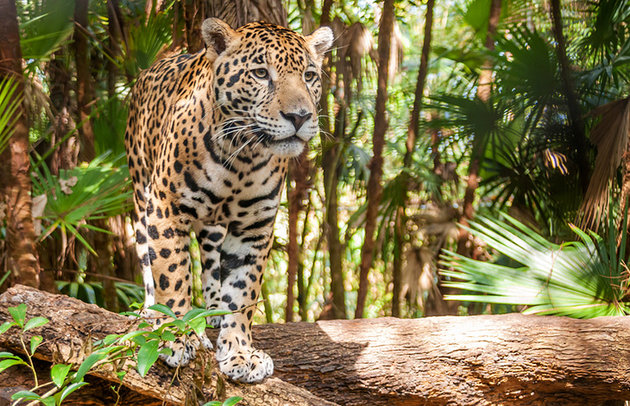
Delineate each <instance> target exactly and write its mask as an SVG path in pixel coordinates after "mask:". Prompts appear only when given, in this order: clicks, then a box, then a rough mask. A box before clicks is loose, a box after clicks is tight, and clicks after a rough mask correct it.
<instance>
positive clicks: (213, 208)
mask: <svg viewBox="0 0 630 406" xmlns="http://www.w3.org/2000/svg"><path fill="white" fill-rule="evenodd" d="M200 158H201V160H200V161H199V164H198V165H196V164H191V163H190V161H188V164H186V161H184V163H181V168H179V167H178V168H179V171H176V170H172V171H171V174H172V175H173V176H172V177H171V179H170V180H168V181H167V182H164V181H162V182H161V183H160V181H159V180H158V179H154V183H157V184H158V185H159V188H160V189H161V190H160V192H161V193H162V194H161V196H163V197H165V198H166V199H167V200H170V202H171V206H172V207H173V211H174V212H175V211H177V212H179V213H183V214H186V215H188V217H191V218H192V219H193V220H201V221H204V222H207V221H209V222H212V223H214V224H224V225H228V224H231V223H233V222H239V223H252V222H255V220H256V219H260V218H268V217H270V216H272V215H275V213H276V211H277V209H278V204H279V200H280V196H281V192H282V189H283V184H284V177H285V174H286V167H287V162H286V160H284V159H281V158H277V157H269V158H264V159H258V160H252V162H241V161H239V162H232V163H231V164H226V163H225V162H215V161H214V160H213V159H212V157H210V156H205V157H200ZM156 180H157V182H155V181H156ZM158 194H159V193H158Z"/></svg>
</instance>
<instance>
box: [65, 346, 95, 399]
mask: <svg viewBox="0 0 630 406" xmlns="http://www.w3.org/2000/svg"><path fill="white" fill-rule="evenodd" d="M92 355H94V354H92ZM87 384H88V383H87V382H75V383H73V384H71V385H68V386H67V387H66V389H64V390H63V392H61V396H59V404H61V403H62V402H63V400H64V399H65V398H66V397H68V395H70V394H71V393H72V392H74V391H75V390H77V389H79V388H81V387H83V386H85V385H87Z"/></svg>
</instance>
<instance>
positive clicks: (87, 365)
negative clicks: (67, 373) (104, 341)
mask: <svg viewBox="0 0 630 406" xmlns="http://www.w3.org/2000/svg"><path fill="white" fill-rule="evenodd" d="M105 357H107V353H105V352H101V351H96V352H93V353H92V354H90V355H88V356H87V358H86V359H85V360H83V362H82V363H81V365H80V366H79V369H78V370H77V373H76V375H75V376H74V379H72V382H74V383H78V382H81V380H82V379H83V377H84V376H85V374H87V373H88V371H89V370H90V369H92V367H93V366H94V364H96V363H97V362H99V361H101V360H103V359H104V358H105Z"/></svg>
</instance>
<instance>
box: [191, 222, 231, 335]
mask: <svg viewBox="0 0 630 406" xmlns="http://www.w3.org/2000/svg"><path fill="white" fill-rule="evenodd" d="M226 233H227V230H226V228H225V227H223V226H221V225H204V226H202V227H201V228H200V230H199V232H198V235H197V239H198V241H199V247H200V251H201V261H202V268H203V273H202V276H201V280H202V289H203V299H204V301H205V302H206V309H208V310H215V309H218V308H219V305H220V304H221V245H222V244H223V240H224V239H225V235H226ZM208 323H209V324H210V325H211V326H212V327H215V328H217V327H219V326H220V324H221V317H220V316H215V317H210V318H209V320H208Z"/></svg>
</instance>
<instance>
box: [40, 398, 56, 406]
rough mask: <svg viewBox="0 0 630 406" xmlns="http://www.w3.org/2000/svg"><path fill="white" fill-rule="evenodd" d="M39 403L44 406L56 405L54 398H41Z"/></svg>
mask: <svg viewBox="0 0 630 406" xmlns="http://www.w3.org/2000/svg"><path fill="white" fill-rule="evenodd" d="M39 401H40V402H42V403H43V404H44V406H55V405H56V404H57V399H55V398H54V397H49V398H41V399H39Z"/></svg>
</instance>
